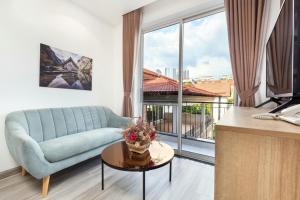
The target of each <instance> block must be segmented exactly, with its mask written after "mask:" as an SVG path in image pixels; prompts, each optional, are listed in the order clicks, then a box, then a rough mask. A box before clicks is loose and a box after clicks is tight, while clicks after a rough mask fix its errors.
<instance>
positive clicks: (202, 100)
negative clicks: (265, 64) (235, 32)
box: [182, 12, 233, 157]
mask: <svg viewBox="0 0 300 200" xmlns="http://www.w3.org/2000/svg"><path fill="white" fill-rule="evenodd" d="M183 32H184V36H183V54H182V56H183V67H182V68H183V69H182V71H183V73H182V80H183V89H187V90H191V91H193V94H185V91H183V100H182V127H183V128H182V137H183V139H182V150H183V151H184V152H188V153H191V155H192V154H195V153H197V154H201V155H206V156H208V157H214V139H215V131H214V123H215V122H216V121H217V120H219V119H220V117H221V115H222V114H224V112H226V110H227V109H228V107H229V106H230V105H228V100H229V99H230V98H231V95H232V90H233V81H232V71H231V64H230V55H229V46H228V39H227V26H226V16H225V13H224V12H218V13H213V14H211V15H208V16H204V17H202V16H200V17H196V18H190V19H186V20H184V23H183Z"/></svg>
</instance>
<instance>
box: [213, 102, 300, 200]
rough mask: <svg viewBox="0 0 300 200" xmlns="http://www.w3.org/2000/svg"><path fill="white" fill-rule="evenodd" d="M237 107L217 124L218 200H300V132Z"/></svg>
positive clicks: (216, 179)
mask: <svg viewBox="0 0 300 200" xmlns="http://www.w3.org/2000/svg"><path fill="white" fill-rule="evenodd" d="M262 112H266V110H263V109H254V108H239V107H234V108H232V109H231V110H230V111H228V112H227V113H226V115H225V116H224V117H223V119H222V120H221V121H219V122H218V123H217V125H216V161H215V200H298V199H299V200H300V127H298V126H295V125H292V124H289V123H287V122H283V121H277V120H258V119H253V118H252V117H251V115H252V114H257V113H262Z"/></svg>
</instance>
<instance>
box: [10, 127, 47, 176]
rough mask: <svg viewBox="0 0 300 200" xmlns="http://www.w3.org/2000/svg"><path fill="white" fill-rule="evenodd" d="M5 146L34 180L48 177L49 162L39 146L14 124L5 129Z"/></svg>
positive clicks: (21, 128) (22, 129)
mask: <svg viewBox="0 0 300 200" xmlns="http://www.w3.org/2000/svg"><path fill="white" fill-rule="evenodd" d="M5 136H6V142H7V146H8V148H9V150H10V153H11V154H12V156H13V157H14V159H15V160H16V161H17V162H18V164H20V165H21V166H22V167H23V168H25V169H26V170H27V171H28V172H29V173H30V174H31V175H32V176H34V177H35V178H38V179H40V178H42V177H44V176H47V175H49V174H48V171H49V162H48V161H47V160H46V159H45V157H44V153H43V152H42V150H41V148H40V146H39V144H38V143H37V142H36V141H35V140H34V139H33V138H31V137H30V136H29V135H28V134H27V133H26V131H25V129H24V128H23V127H22V126H21V125H20V124H18V123H16V122H8V123H7V124H6V127H5Z"/></svg>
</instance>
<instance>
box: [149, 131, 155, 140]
mask: <svg viewBox="0 0 300 200" xmlns="http://www.w3.org/2000/svg"><path fill="white" fill-rule="evenodd" d="M155 138H156V132H155V131H152V132H151V133H150V140H151V141H153V140H155Z"/></svg>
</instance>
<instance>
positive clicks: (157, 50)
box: [143, 24, 180, 149]
mask: <svg viewBox="0 0 300 200" xmlns="http://www.w3.org/2000/svg"><path fill="white" fill-rule="evenodd" d="M179 33H180V24H173V25H170V26H167V27H164V28H160V29H157V30H154V31H151V32H147V33H145V34H144V38H143V41H144V42H143V44H144V45H143V49H144V54H143V55H144V57H143V100H144V101H143V118H144V120H146V121H148V122H149V123H150V124H152V125H153V126H155V128H156V129H157V131H159V133H160V135H159V140H162V141H164V142H166V143H168V144H170V145H171V146H172V147H173V148H174V149H178V145H177V136H178V133H179V132H178V130H177V120H178V119H177V118H178V91H179V82H178V80H179V62H178V61H179Z"/></svg>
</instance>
